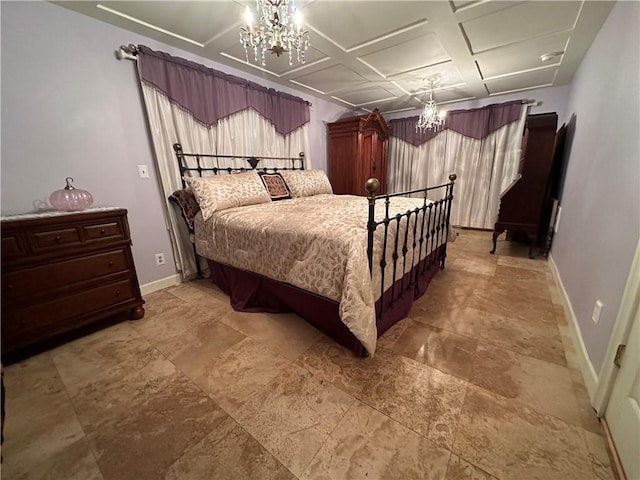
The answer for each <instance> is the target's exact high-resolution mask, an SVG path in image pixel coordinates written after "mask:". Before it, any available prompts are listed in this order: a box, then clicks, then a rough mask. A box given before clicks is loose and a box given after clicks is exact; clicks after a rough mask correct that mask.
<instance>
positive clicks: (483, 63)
mask: <svg viewBox="0 0 640 480" xmlns="http://www.w3.org/2000/svg"><path fill="white" fill-rule="evenodd" d="M569 37H570V34H569V32H563V33H556V34H554V35H549V36H547V37H540V38H535V39H533V40H527V41H526V42H521V43H517V44H513V45H508V46H506V47H501V48H496V49H494V50H489V51H488V52H484V53H481V54H478V55H476V57H475V59H476V61H477V62H478V67H479V68H480V72H481V73H482V76H483V78H487V77H494V76H496V75H504V74H506V73H512V72H520V71H523V70H529V69H532V68H539V67H544V66H546V65H549V64H554V63H558V62H560V61H561V59H562V57H561V56H559V57H556V58H554V59H553V60H551V61H549V62H542V61H541V60H540V55H543V54H545V53H550V52H558V51H559V52H562V51H564V49H565V47H566V45H567V41H568V40H569Z"/></svg>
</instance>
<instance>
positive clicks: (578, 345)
mask: <svg viewBox="0 0 640 480" xmlns="http://www.w3.org/2000/svg"><path fill="white" fill-rule="evenodd" d="M549 266H550V267H551V273H553V278H554V280H555V281H556V285H557V286H558V290H559V291H560V296H561V297H562V303H563V304H564V311H565V314H566V316H567V318H568V320H569V321H568V323H569V327H570V329H571V333H572V336H573V345H574V347H575V349H576V353H577V354H578V362H579V363H580V371H581V372H582V378H583V380H584V385H585V387H587V392H589V398H590V399H591V402H592V403H593V400H594V398H595V394H596V390H597V389H598V374H597V373H596V370H595V369H594V368H593V363H591V359H590V358H589V354H588V353H587V347H586V345H585V344H584V340H583V339H582V332H581V331H580V324H579V323H578V319H577V318H576V314H575V312H574V311H573V306H572V305H571V300H569V295H567V290H566V289H565V288H564V285H563V283H562V278H560V273H559V272H558V267H557V266H556V262H555V261H554V260H553V256H552V255H549Z"/></svg>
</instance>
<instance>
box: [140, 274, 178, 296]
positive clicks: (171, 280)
mask: <svg viewBox="0 0 640 480" xmlns="http://www.w3.org/2000/svg"><path fill="white" fill-rule="evenodd" d="M181 281H182V277H181V275H180V274H178V273H176V274H175V275H171V276H169V277H165V278H161V279H160V280H155V281H153V282H149V283H145V284H144V285H140V293H142V296H143V297H144V296H145V295H149V294H150V293H153V292H157V291H158V290H162V289H163V288H167V287H171V286H173V285H178V284H179V283H180V282H181Z"/></svg>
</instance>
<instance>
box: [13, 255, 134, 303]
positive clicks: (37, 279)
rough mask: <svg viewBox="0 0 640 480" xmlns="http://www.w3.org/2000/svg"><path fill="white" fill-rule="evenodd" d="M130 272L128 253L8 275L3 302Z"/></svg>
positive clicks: (58, 264)
mask: <svg viewBox="0 0 640 480" xmlns="http://www.w3.org/2000/svg"><path fill="white" fill-rule="evenodd" d="M128 269H129V265H128V260H127V251H126V249H124V248H122V249H118V250H114V251H111V252H105V253H97V254H95V255H89V256H85V257H81V258H74V259H71V260H65V261H61V262H54V263H49V264H47V265H40V266H37V267H32V268H26V269H22V270H18V271H15V272H8V273H5V274H3V275H2V295H3V298H4V300H13V299H16V298H20V297H25V296H28V295H34V294H40V293H46V292H47V291H48V290H53V289H56V288H60V287H64V286H67V285H73V284H76V283H80V282H85V281H87V280H91V279H94V278H98V277H102V276H104V275H110V274H114V273H118V272H124V271H127V270H128Z"/></svg>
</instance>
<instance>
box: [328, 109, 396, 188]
mask: <svg viewBox="0 0 640 480" xmlns="http://www.w3.org/2000/svg"><path fill="white" fill-rule="evenodd" d="M327 139H328V146H327V155H328V163H329V180H330V181H331V185H332V187H333V193H335V194H338V195H341V194H351V195H367V191H366V190H365V188H364V185H365V183H366V182H367V180H368V179H369V178H371V177H375V178H377V179H378V180H380V190H379V191H378V194H382V193H387V157H388V141H389V129H388V127H387V123H386V122H385V121H384V118H382V115H381V114H380V112H379V111H378V110H377V109H376V110H374V111H373V113H371V114H369V115H362V116H358V117H350V118H344V119H342V120H338V121H337V122H334V123H329V124H328V125H327Z"/></svg>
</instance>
